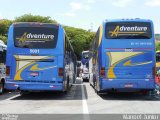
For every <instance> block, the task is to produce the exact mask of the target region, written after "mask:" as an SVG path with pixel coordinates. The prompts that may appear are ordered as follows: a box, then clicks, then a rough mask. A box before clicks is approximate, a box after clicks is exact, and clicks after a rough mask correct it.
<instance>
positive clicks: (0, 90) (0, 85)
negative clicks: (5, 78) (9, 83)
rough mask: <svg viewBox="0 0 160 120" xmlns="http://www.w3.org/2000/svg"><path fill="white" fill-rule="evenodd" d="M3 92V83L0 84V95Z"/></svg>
mask: <svg viewBox="0 0 160 120" xmlns="http://www.w3.org/2000/svg"><path fill="white" fill-rule="evenodd" d="M3 92H4V83H0V94H2V93H3Z"/></svg>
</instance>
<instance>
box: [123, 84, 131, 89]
mask: <svg viewBox="0 0 160 120" xmlns="http://www.w3.org/2000/svg"><path fill="white" fill-rule="evenodd" d="M124 87H125V88H132V87H133V84H125V85H124Z"/></svg>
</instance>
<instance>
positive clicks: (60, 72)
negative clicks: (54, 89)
mask: <svg viewBox="0 0 160 120" xmlns="http://www.w3.org/2000/svg"><path fill="white" fill-rule="evenodd" d="M58 75H59V77H63V68H59V70H58Z"/></svg>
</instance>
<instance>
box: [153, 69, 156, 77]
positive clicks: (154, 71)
mask: <svg viewBox="0 0 160 120" xmlns="http://www.w3.org/2000/svg"><path fill="white" fill-rule="evenodd" d="M152 76H153V78H155V76H156V67H152Z"/></svg>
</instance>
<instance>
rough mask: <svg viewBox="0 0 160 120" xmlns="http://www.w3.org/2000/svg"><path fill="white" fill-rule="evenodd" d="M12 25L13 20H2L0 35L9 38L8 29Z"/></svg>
mask: <svg viewBox="0 0 160 120" xmlns="http://www.w3.org/2000/svg"><path fill="white" fill-rule="evenodd" d="M11 24H12V21H11V20H7V19H2V20H0V35H1V36H7V32H8V28H9V26H10V25H11Z"/></svg>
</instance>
